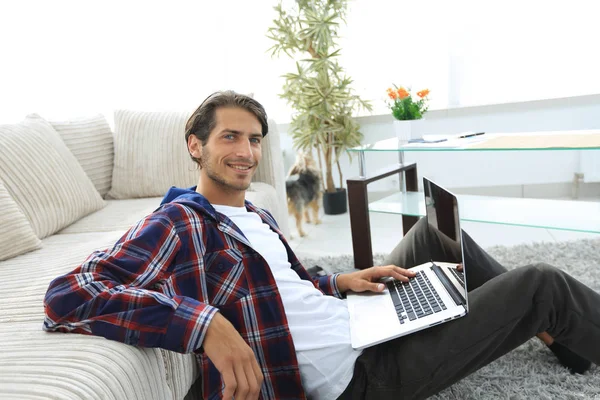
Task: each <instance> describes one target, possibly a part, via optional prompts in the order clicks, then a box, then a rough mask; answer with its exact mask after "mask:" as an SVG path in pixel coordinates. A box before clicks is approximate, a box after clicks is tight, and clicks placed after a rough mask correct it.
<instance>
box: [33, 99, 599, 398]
mask: <svg viewBox="0 0 600 400" xmlns="http://www.w3.org/2000/svg"><path fill="white" fill-rule="evenodd" d="M267 133H268V125H267V116H266V113H265V111H264V109H263V107H262V106H261V105H260V104H259V103H258V102H256V101H255V100H254V99H252V98H249V97H247V96H243V95H239V94H236V93H234V92H218V93H215V94H213V95H211V96H210V97H209V98H208V99H206V100H205V101H204V102H203V103H202V105H200V107H199V108H198V109H197V110H196V111H195V112H194V114H193V115H192V116H191V117H190V119H189V121H188V123H187V125H186V133H185V138H186V141H187V145H188V150H189V153H190V155H191V157H192V159H193V160H194V161H195V162H196V163H198V165H199V175H200V177H199V180H198V185H197V186H196V187H193V188H190V189H178V188H172V189H171V190H169V192H168V193H167V194H166V196H165V198H164V199H163V201H162V203H161V206H160V207H159V208H158V209H157V210H156V211H155V212H153V213H152V214H150V215H148V216H147V217H145V218H143V219H142V220H141V221H139V222H138V223H137V224H136V225H135V226H133V227H132V228H131V229H130V230H129V231H128V232H127V233H126V234H125V235H123V237H122V238H121V239H120V240H119V241H118V242H117V243H116V244H115V245H114V246H113V247H112V248H110V249H106V250H104V251H97V252H94V253H93V254H91V255H90V256H89V257H88V258H87V260H85V261H84V262H83V263H82V264H81V265H80V266H79V267H78V268H77V269H75V270H74V271H72V272H71V273H68V274H66V275H64V276H61V277H58V278H56V279H54V280H53V281H52V282H51V284H50V287H49V288H48V292H47V293H46V297H45V299H44V305H45V312H46V318H45V320H44V329H45V330H47V331H59V332H75V333H83V334H93V335H99V336H103V337H105V338H108V339H111V340H118V341H120V342H123V343H127V344H130V345H137V346H144V347H161V348H164V349H168V350H173V351H177V352H181V353H195V354H196V355H197V356H198V363H199V370H200V378H199V379H200V380H201V383H202V392H203V397H204V399H207V400H208V399H217V398H221V397H223V398H226V399H231V398H232V397H235V399H236V400H241V399H256V398H259V397H260V398H263V399H304V398H307V397H308V398H312V399H336V398H343V399H348V398H356V399H362V398H373V399H394V398H406V399H408V398H425V397H427V396H429V395H432V394H434V393H436V392H438V391H440V390H442V389H444V388H445V387H448V386H450V385H451V384H452V383H454V382H456V381H457V380H459V379H461V378H463V377H465V376H467V375H468V374H470V373H472V372H474V371H475V370H477V369H478V368H481V367H483V366H484V365H486V364H488V363H490V362H491V361H493V360H494V359H496V358H498V357H500V356H501V355H502V354H505V353H507V352H508V351H510V350H512V349H514V348H515V347H517V346H519V345H520V344H522V343H524V342H525V341H526V340H528V339H529V338H531V337H532V336H534V335H536V334H537V335H540V337H541V338H542V339H544V340H545V341H546V342H547V344H552V346H554V347H553V350H554V351H555V352H558V351H560V354H559V356H560V357H561V358H560V359H561V362H563V363H564V364H569V363H571V366H572V363H573V360H575V362H579V363H580V364H579V366H578V369H577V371H578V372H584V371H585V370H587V368H589V366H590V363H589V361H586V360H585V359H582V358H581V357H579V356H577V355H576V354H575V353H573V352H571V351H570V350H569V349H568V348H567V347H564V346H562V345H560V344H559V342H561V343H565V344H568V345H569V348H571V347H572V349H573V350H574V351H575V352H576V353H578V354H585V355H586V356H588V357H589V358H590V359H591V360H592V361H594V362H596V363H597V362H599V361H600V348H598V347H597V346H596V343H597V342H598V339H599V338H600V328H599V327H600V296H599V295H598V294H597V293H595V292H594V291H592V290H591V289H589V288H587V287H585V286H584V285H582V284H581V283H579V282H577V281H576V280H575V279H573V278H572V277H570V276H568V275H566V274H564V273H562V272H560V271H559V270H557V269H555V268H552V267H549V266H545V265H532V266H528V267H523V268H519V269H517V270H513V271H509V272H507V271H506V270H505V269H504V268H503V267H502V266H501V265H499V264H498V263H497V262H496V261H495V260H493V259H492V258H491V257H490V256H489V255H488V254H486V253H485V252H484V251H483V250H482V249H481V248H480V247H479V246H477V244H476V243H475V242H473V241H472V239H471V238H470V237H469V236H468V235H466V234H465V241H464V246H465V260H466V261H465V262H468V263H469V276H470V285H471V284H472V287H470V291H471V293H472V295H470V300H469V301H470V304H471V310H472V312H470V313H469V315H467V316H466V317H464V318H461V319H459V320H456V321H453V322H451V323H448V324H444V325H439V326H437V327H434V328H432V329H428V330H425V331H421V332H419V333H416V334H413V335H409V336H406V337H404V338H399V339H395V340H392V341H389V342H386V343H383V344H381V345H377V346H373V347H370V348H368V349H366V350H364V351H357V350H354V349H353V348H352V347H351V343H350V329H349V315H348V309H347V305H346V301H345V300H344V299H343V297H344V295H343V294H344V293H345V292H346V291H349V290H352V291H355V292H362V291H367V290H368V291H373V292H381V291H382V290H383V288H384V285H383V284H381V283H380V282H379V280H380V279H381V278H383V277H393V278H396V279H399V280H402V281H408V280H409V279H410V278H411V277H413V276H414V273H413V272H411V271H409V270H407V269H404V268H400V267H398V265H401V266H403V267H407V268H409V267H412V266H415V265H418V264H421V263H424V262H427V261H429V260H430V259H438V257H440V258H439V259H447V258H448V257H451V256H452V255H454V256H455V258H456V254H458V253H457V252H458V251H459V249H457V248H456V247H455V243H454V242H452V243H450V242H448V240H446V239H445V238H444V237H443V236H442V235H441V234H440V233H439V232H434V231H432V230H430V229H427V224H426V220H421V221H419V223H417V224H416V225H415V226H414V227H413V228H412V229H411V230H410V231H409V232H408V234H407V235H406V236H405V238H404V239H403V240H402V241H401V243H400V244H399V245H398V247H397V248H396V249H395V250H394V251H393V252H392V254H391V256H390V259H389V260H390V265H387V266H384V267H373V268H369V269H366V270H362V271H358V272H352V273H347V274H334V275H329V276H323V277H319V278H315V279H312V278H311V277H310V276H309V274H308V273H307V272H306V270H305V269H304V267H303V266H302V265H301V263H300V262H299V261H298V259H297V258H296V256H295V255H294V253H293V251H292V250H291V248H290V246H289V245H288V243H287V241H286V239H285V238H284V237H283V235H282V234H281V232H280V230H279V229H278V226H277V223H276V221H275V220H274V219H273V217H272V216H271V214H270V213H269V212H268V211H266V210H263V209H260V208H257V207H255V206H254V205H252V204H251V203H250V202H248V201H245V192H246V190H247V189H248V187H249V185H250V182H251V179H252V175H253V174H254V172H255V169H256V167H257V165H258V164H259V162H260V160H261V155H262V153H261V142H262V139H263V137H264V136H265V135H267ZM425 243H428V244H429V247H428V246H426V245H425ZM471 299H472V300H471ZM546 330H547V333H544V331H546ZM554 338H556V340H557V341H556V342H554ZM467 346H469V347H468V349H469V350H468V352H466V355H465V356H461V357H459V356H457V353H456V352H453V351H451V350H448V349H449V348H451V347H452V348H467ZM557 354H558V353H557ZM565 357H566V358H565ZM565 360H567V361H565ZM434 378H436V379H434Z"/></svg>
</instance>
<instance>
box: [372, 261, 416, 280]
mask: <svg viewBox="0 0 600 400" xmlns="http://www.w3.org/2000/svg"><path fill="white" fill-rule="evenodd" d="M375 271H376V272H375V273H376V276H375V277H376V278H383V277H388V276H391V277H392V278H394V279H397V280H399V281H403V282H408V280H409V278H412V277H413V276H415V273H414V272H413V271H411V270H408V269H404V268H400V267H396V266H395V265H386V266H385V267H378V268H375Z"/></svg>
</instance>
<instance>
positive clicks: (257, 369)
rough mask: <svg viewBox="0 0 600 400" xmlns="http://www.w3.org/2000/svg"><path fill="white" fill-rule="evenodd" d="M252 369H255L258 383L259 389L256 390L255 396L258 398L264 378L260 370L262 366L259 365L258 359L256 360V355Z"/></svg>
mask: <svg viewBox="0 0 600 400" xmlns="http://www.w3.org/2000/svg"><path fill="white" fill-rule="evenodd" d="M252 369H253V370H254V376H255V378H256V385H257V390H256V396H255V397H253V398H256V399H258V396H259V395H260V390H261V388H262V383H263V380H264V377H263V374H262V371H261V370H260V366H259V365H258V361H256V357H253V359H252ZM250 394H252V385H251V387H250Z"/></svg>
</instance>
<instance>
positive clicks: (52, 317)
mask: <svg viewBox="0 0 600 400" xmlns="http://www.w3.org/2000/svg"><path fill="white" fill-rule="evenodd" d="M246 207H247V209H248V210H250V211H253V212H256V213H257V214H258V215H259V216H260V217H261V219H262V220H263V221H264V222H265V223H267V224H268V225H269V226H270V227H271V229H273V231H275V232H277V233H278V234H279V237H280V239H281V241H282V242H283V243H284V245H285V248H286V250H287V253H288V259H289V261H290V263H291V267H292V269H294V271H296V272H297V273H298V275H299V276H300V278H302V279H306V280H310V279H311V278H310V276H309V274H308V273H307V272H306V270H305V269H304V267H303V266H302V265H301V264H300V262H299V261H298V259H297V258H296V256H295V255H294V253H293V251H292V250H291V248H290V247H289V245H288V243H287V241H286V240H285V238H284V237H283V236H282V234H281V232H280V231H279V229H278V227H277V224H276V222H275V220H274V219H273V217H272V216H271V214H270V213H268V212H267V211H265V210H262V209H259V208H257V207H255V206H254V205H252V204H251V203H249V202H246ZM336 279H337V275H330V276H323V277H320V278H319V279H318V280H315V281H314V284H315V286H316V287H317V288H319V289H320V290H321V291H322V292H323V293H325V294H328V295H333V296H337V297H341V294H340V293H339V291H338V289H337V285H336ZM44 308H45V313H46V317H45V320H44V327H43V329H44V330H46V331H58V332H74V333H82V334H92V335H98V336H103V337H105V338H107V339H112V340H117V341H120V342H123V343H126V344H130V345H136V346H143V347H161V348H164V349H168V350H173V351H176V352H180V353H191V352H194V353H195V354H196V357H197V361H198V363H199V366H200V371H201V379H202V382H203V394H204V398H205V399H217V398H221V391H222V385H223V382H222V380H221V375H220V374H219V372H218V371H217V369H216V368H215V367H214V365H213V364H212V362H211V361H210V360H209V359H208V357H206V356H205V354H204V352H203V349H202V343H203V340H204V336H205V335H206V331H207V329H208V326H209V323H210V321H211V319H212V317H213V316H214V314H215V313H216V312H220V313H221V314H222V315H223V316H224V317H225V318H227V319H228V320H229V321H230V322H231V323H232V324H233V326H235V328H236V329H237V330H238V332H240V334H241V336H242V337H243V338H244V339H245V340H246V342H247V343H248V345H249V346H250V347H251V348H252V349H253V350H254V354H255V355H256V359H257V360H258V363H259V365H260V367H261V369H262V372H263V375H264V378H265V379H264V383H263V386H262V389H261V398H263V399H292V398H293V399H298V398H305V393H304V390H303V388H302V383H301V379H300V371H299V368H298V362H297V359H296V353H295V349H294V343H293V342H292V337H291V334H290V331H289V328H288V324H287V319H286V316H285V312H284V308H283V304H282V302H281V298H280V296H279V292H278V290H277V285H276V284H275V280H274V278H273V275H272V273H271V270H270V268H269V266H268V264H267V263H266V262H265V260H264V259H263V258H262V257H261V256H260V255H259V254H258V253H257V252H256V251H254V250H253V249H252V248H251V247H250V243H249V242H248V240H247V239H246V238H245V237H244V235H243V234H242V232H241V231H239V229H238V228H237V227H236V226H235V225H234V224H233V222H232V221H231V220H230V219H229V218H227V217H226V216H224V215H222V214H219V213H217V212H216V211H215V209H214V208H213V207H212V206H211V205H210V204H209V203H208V201H207V200H206V199H205V198H204V197H203V196H201V195H200V194H197V193H195V194H193V195H185V196H180V197H178V198H177V199H176V200H174V201H172V202H170V203H166V204H164V205H162V206H161V207H159V208H158V209H157V210H156V211H155V212H154V213H152V214H150V215H149V216H147V217H146V218H144V219H142V220H141V221H140V222H138V223H137V224H136V225H135V226H133V227H132V228H131V229H130V230H129V231H128V232H127V233H125V235H123V237H121V238H120V239H119V240H118V241H117V243H116V244H115V245H114V246H113V247H112V248H110V249H106V250H103V251H96V252H94V253H92V254H91V255H90V256H89V257H88V258H87V259H86V260H85V261H84V262H83V264H81V265H80V266H79V267H78V268H76V269H75V270H74V271H72V272H70V273H68V274H66V275H64V276H61V277H58V278H56V279H54V280H53V281H52V282H51V283H50V286H49V288H48V291H47V293H46V296H45V299H44Z"/></svg>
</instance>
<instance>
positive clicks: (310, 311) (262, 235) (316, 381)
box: [213, 205, 361, 400]
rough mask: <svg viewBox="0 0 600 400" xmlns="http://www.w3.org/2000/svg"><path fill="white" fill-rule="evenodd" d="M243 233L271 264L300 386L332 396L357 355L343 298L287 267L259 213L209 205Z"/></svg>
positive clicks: (313, 394) (340, 387)
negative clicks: (327, 294) (353, 346)
mask: <svg viewBox="0 0 600 400" xmlns="http://www.w3.org/2000/svg"><path fill="white" fill-rule="evenodd" d="M213 206H214V208H215V209H216V210H217V211H218V212H220V213H222V214H224V215H226V216H228V217H229V218H230V219H231V220H232V221H233V222H234V223H235V224H236V225H237V227H238V228H239V229H240V230H241V231H242V232H243V233H244V236H246V238H247V239H248V241H249V242H250V244H251V245H252V248H253V249H254V250H256V251H257V252H258V253H259V254H260V255H261V256H262V257H263V258H264V259H265V260H266V261H267V263H268V264H269V267H270V268H271V272H272V273H273V276H274V277H275V283H276V284H277V288H278V289H279V293H280V295H281V301H282V302H283V307H284V308H285V315H286V317H287V320H288V325H289V329H290V333H291V334H292V339H293V341H294V347H295V348H296V356H297V358H298V364H299V367H300V375H301V377H302V385H303V387H304V390H305V391H306V394H307V396H308V398H309V399H327V400H329V399H335V398H337V397H339V396H340V395H341V394H342V392H343V391H344V389H345V388H346V386H348V384H349V383H350V380H351V379H352V374H353V372H354V364H355V362H356V359H357V358H358V356H359V355H360V354H361V352H360V351H357V350H354V349H353V348H352V345H351V344H350V316H349V315H348V307H347V305H346V301H345V300H342V299H338V298H336V297H333V296H326V295H324V294H323V293H322V292H321V291H319V290H318V289H316V288H315V287H314V285H313V283H312V282H310V281H306V280H302V279H300V277H299V276H298V274H297V273H296V272H294V270H293V269H292V268H291V264H290V263H289V261H288V259H287V252H286V250H285V246H284V245H283V243H282V242H281V240H279V236H278V235H277V234H276V233H275V232H273V231H272V230H271V228H270V227H269V225H267V224H265V223H263V222H262V220H261V219H260V217H259V216H258V214H256V213H253V212H249V211H247V210H246V208H245V207H230V206H221V205H213Z"/></svg>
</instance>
